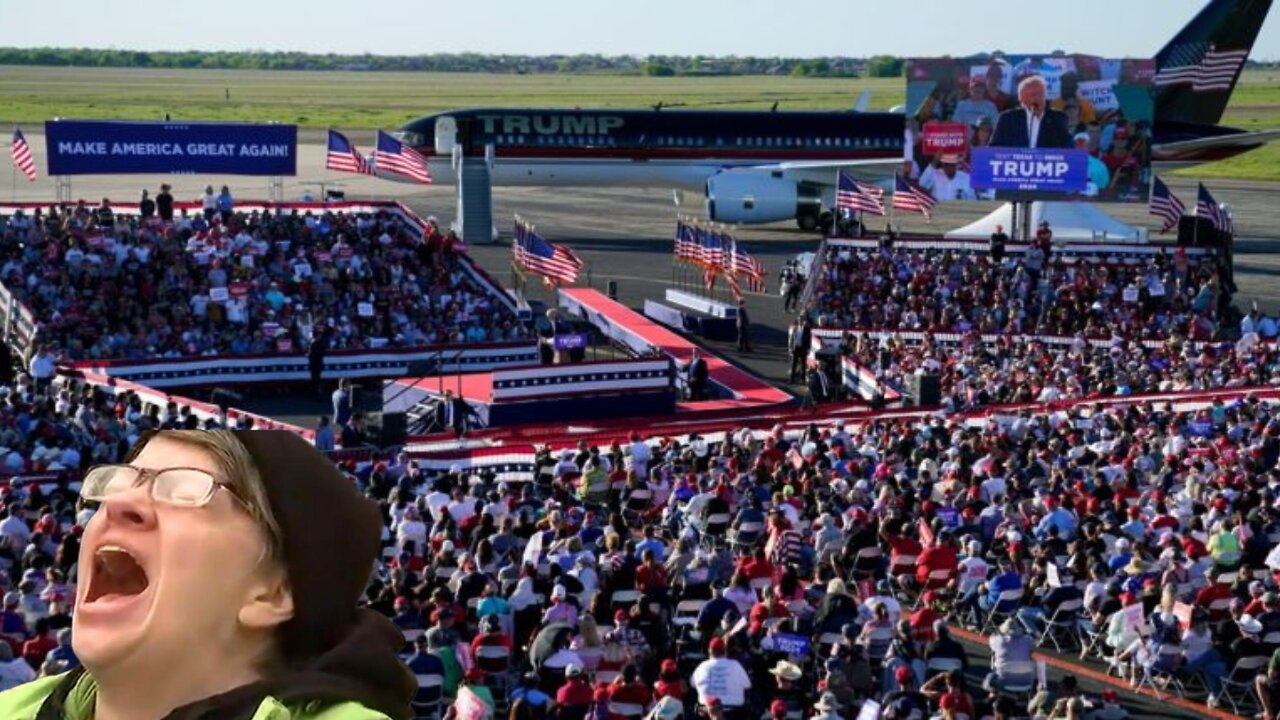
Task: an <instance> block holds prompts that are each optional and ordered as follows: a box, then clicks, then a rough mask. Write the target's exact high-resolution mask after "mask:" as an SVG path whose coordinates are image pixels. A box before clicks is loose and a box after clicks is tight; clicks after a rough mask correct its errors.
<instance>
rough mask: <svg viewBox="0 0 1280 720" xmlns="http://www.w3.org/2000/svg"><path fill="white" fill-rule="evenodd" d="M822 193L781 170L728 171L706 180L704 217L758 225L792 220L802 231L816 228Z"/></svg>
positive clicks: (817, 188)
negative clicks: (784, 174)
mask: <svg viewBox="0 0 1280 720" xmlns="http://www.w3.org/2000/svg"><path fill="white" fill-rule="evenodd" d="M821 214H822V192H821V189H820V188H819V187H818V186H816V185H809V184H808V183H803V182H796V181H795V180H789V179H787V178H786V177H783V175H782V173H781V172H775V171H763V170H729V171H726V172H722V173H719V174H717V175H713V176H712V177H711V178H710V179H708V180H707V217H708V218H709V219H711V220H712V221H714V222H722V223H731V224H737V223H741V224H760V223H771V222H778V221H779V220H791V219H795V221H796V224H797V225H799V226H800V228H801V229H803V230H813V229H815V228H816V227H818V224H819V218H820V216H821Z"/></svg>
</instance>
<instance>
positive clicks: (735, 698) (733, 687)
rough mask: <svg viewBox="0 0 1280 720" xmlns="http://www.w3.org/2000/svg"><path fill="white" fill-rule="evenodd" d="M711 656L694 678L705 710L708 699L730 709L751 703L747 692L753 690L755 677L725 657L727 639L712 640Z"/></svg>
mask: <svg viewBox="0 0 1280 720" xmlns="http://www.w3.org/2000/svg"><path fill="white" fill-rule="evenodd" d="M710 655H711V656H710V657H709V658H707V659H706V660H703V661H702V662H701V663H699V664H698V667H697V668H696V669H694V671H693V677H692V678H691V680H692V681H693V688H694V690H696V691H697V693H698V704H699V705H702V706H704V707H705V706H706V704H707V700H708V698H718V699H719V700H720V702H721V703H723V704H724V706H725V707H726V708H741V707H742V706H743V705H745V704H746V702H747V699H746V691H747V690H748V689H749V688H750V687H751V677H750V676H749V675H747V671H746V670H744V669H743V668H742V663H739V662H738V661H737V660H734V659H732V658H727V657H725V644H724V640H723V639H721V638H714V639H713V640H712V641H711V646H710Z"/></svg>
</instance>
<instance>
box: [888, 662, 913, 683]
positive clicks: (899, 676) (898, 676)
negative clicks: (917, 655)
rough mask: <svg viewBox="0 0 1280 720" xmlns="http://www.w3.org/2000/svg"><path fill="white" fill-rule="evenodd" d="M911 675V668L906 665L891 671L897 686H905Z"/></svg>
mask: <svg viewBox="0 0 1280 720" xmlns="http://www.w3.org/2000/svg"><path fill="white" fill-rule="evenodd" d="M911 675H912V672H911V668H909V667H907V666H906V665H899V666H898V668H897V669H896V670H894V671H893V679H894V680H897V681H898V684H899V685H906V684H907V683H909V682H911Z"/></svg>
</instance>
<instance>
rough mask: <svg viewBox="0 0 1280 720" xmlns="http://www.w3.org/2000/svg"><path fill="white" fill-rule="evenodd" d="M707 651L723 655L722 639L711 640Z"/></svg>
mask: <svg viewBox="0 0 1280 720" xmlns="http://www.w3.org/2000/svg"><path fill="white" fill-rule="evenodd" d="M709 649H710V651H711V652H713V653H723V652H724V638H711V645H710V646H709Z"/></svg>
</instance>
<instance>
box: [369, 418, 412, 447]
mask: <svg viewBox="0 0 1280 720" xmlns="http://www.w3.org/2000/svg"><path fill="white" fill-rule="evenodd" d="M367 420H368V422H366V423H365V428H366V430H367V431H368V433H369V439H370V440H372V441H373V442H374V443H375V444H377V446H378V447H382V448H389V447H396V446H399V445H404V443H405V441H406V440H407V439H408V438H409V417H408V415H406V414H405V413H402V412H390V413H384V412H375V413H369V415H368V418H367Z"/></svg>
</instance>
